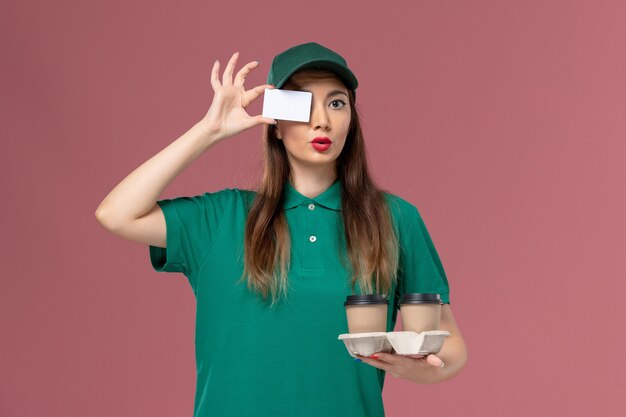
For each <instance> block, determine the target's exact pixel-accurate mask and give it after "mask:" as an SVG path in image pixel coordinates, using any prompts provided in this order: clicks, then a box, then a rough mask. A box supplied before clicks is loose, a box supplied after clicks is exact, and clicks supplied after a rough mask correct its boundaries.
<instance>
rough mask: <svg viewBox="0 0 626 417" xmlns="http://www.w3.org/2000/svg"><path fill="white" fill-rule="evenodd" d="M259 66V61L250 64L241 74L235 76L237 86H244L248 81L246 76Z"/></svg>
mask: <svg viewBox="0 0 626 417" xmlns="http://www.w3.org/2000/svg"><path fill="white" fill-rule="evenodd" d="M258 65H259V61H252V62H248V63H247V64H246V65H244V66H243V67H242V68H241V69H240V70H239V72H237V76H235V83H234V84H235V85H238V86H242V85H243V83H244V82H245V81H246V76H247V75H248V74H249V73H250V71H252V70H253V69H254V68H256V67H257V66H258Z"/></svg>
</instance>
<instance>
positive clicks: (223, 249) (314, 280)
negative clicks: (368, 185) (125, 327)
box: [150, 181, 450, 417]
mask: <svg viewBox="0 0 626 417" xmlns="http://www.w3.org/2000/svg"><path fill="white" fill-rule="evenodd" d="M254 196H255V193H254V192H253V191H247V190H239V189H225V190H221V191H218V192H215V193H205V194H202V195H198V196H194V197H179V198H175V199H167V200H160V201H158V204H159V206H160V207H161V209H162V210H163V214H164V215H165V222H166V226H167V249H164V248H160V247H155V246H150V259H151V262H152V266H153V267H154V269H155V270H156V271H167V272H181V273H183V274H184V275H185V276H186V277H187V279H188V281H189V283H190V285H191V287H192V288H193V291H194V294H195V296H196V337H195V345H196V346H195V348H196V363H197V385H196V395H195V407H194V417H210V416H215V417H229V416H232V417H245V416H251V417H257V416H268V417H269V416H271V417H282V416H285V417H287V416H288V417H293V416H297V417H309V416H310V417H320V416H324V417H327V416H355V417H356V416H358V417H361V416H363V417H365V416H368V417H381V416H384V410H383V402H382V388H383V382H384V376H385V375H384V371H381V370H379V369H377V368H375V367H373V366H370V365H367V364H365V363H359V362H355V361H354V360H353V358H352V357H351V356H350V355H349V353H348V352H347V350H346V348H345V345H344V344H343V342H342V341H341V340H338V339H337V337H338V336H339V335H340V334H342V333H348V326H347V321H346V314H345V307H344V306H343V302H344V300H345V298H346V296H347V295H350V294H352V290H351V288H350V279H351V277H350V276H349V274H348V272H347V271H346V269H345V267H344V266H343V265H342V263H341V261H340V257H339V249H340V246H341V248H342V250H344V252H345V249H344V245H343V243H340V242H342V241H340V240H339V239H338V238H337V237H338V230H343V222H342V217H341V211H340V209H341V185H340V183H339V181H335V183H333V184H332V185H331V186H330V187H329V188H328V189H327V190H326V191H324V192H323V193H322V194H320V195H319V196H317V197H316V198H308V197H306V196H304V195H302V194H300V193H299V192H298V191H296V190H295V189H294V188H293V187H292V186H291V185H290V184H288V185H287V187H286V191H285V198H284V209H285V215H286V218H287V223H288V225H289V230H290V233H291V248H292V250H291V266H290V273H289V278H288V279H289V285H290V289H289V299H288V301H285V300H281V301H280V302H279V304H277V305H275V306H274V307H272V308H269V303H267V302H263V301H262V299H261V298H260V296H257V295H256V294H254V293H253V292H252V291H251V290H248V289H247V288H246V285H245V282H242V283H241V284H238V283H237V281H238V280H239V278H240V276H241V275H242V273H243V239H244V227H245V220H246V213H247V208H248V207H249V206H250V204H251V203H252V201H253V199H254ZM385 196H386V198H387V201H388V203H389V204H390V209H391V212H392V215H393V218H394V224H395V227H396V228H397V229H396V230H398V231H399V236H400V244H401V257H400V268H399V269H400V270H399V272H398V284H397V285H394V288H393V289H392V291H390V293H389V300H390V302H389V312H388V313H389V314H388V323H387V331H393V329H394V325H395V322H396V316H397V310H398V305H397V302H398V300H399V297H400V296H401V295H402V294H403V293H404V292H427V293H438V294H441V298H442V300H443V301H444V303H449V302H450V301H449V288H448V281H447V278H446V275H445V272H444V269H443V267H442V264H441V261H440V259H439V256H438V255H437V252H436V250H435V247H434V245H433V243H432V241H431V238H430V236H429V234H428V231H427V230H426V227H425V225H424V223H423V221H422V219H421V217H420V214H419V212H418V210H417V208H416V207H415V206H413V205H412V204H410V203H408V202H407V201H405V200H403V199H401V198H400V197H397V196H395V195H392V194H385ZM364 227H366V225H364ZM341 235H343V232H342V233H341ZM357 288H358V286H357ZM416 388H417V387H416Z"/></svg>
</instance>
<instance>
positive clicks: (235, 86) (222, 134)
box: [201, 52, 275, 141]
mask: <svg viewBox="0 0 626 417" xmlns="http://www.w3.org/2000/svg"><path fill="white" fill-rule="evenodd" d="M238 57H239V52H235V53H234V54H233V55H232V57H231V58H230V61H228V64H227V65H226V68H225V69H224V75H223V77H222V82H220V80H219V68H220V64H219V61H217V60H216V61H215V63H214V64H213V70H212V71H211V85H212V86H213V91H214V92H215V95H214V96H213V103H211V107H210V108H209V111H208V112H207V114H206V116H204V118H203V119H202V121H201V122H202V123H203V124H205V125H206V126H207V128H208V129H210V130H211V132H212V134H213V138H214V139H215V140H216V141H219V140H222V139H226V138H228V137H230V136H233V135H236V134H237V133H239V132H241V131H244V130H246V129H249V128H251V127H254V126H258V125H260V124H274V122H275V120H274V119H271V118H266V117H263V116H261V115H257V116H250V115H249V114H248V113H246V111H245V108H246V107H247V106H248V104H250V103H252V102H253V101H254V100H255V99H256V98H257V97H259V96H260V95H261V94H263V92H264V91H265V89H266V88H274V86H272V85H269V84H263V85H259V86H257V87H254V88H252V89H250V90H248V91H246V90H245V89H244V86H243V84H244V81H245V79H246V76H247V75H248V74H249V73H250V71H252V70H253V69H255V68H256V67H257V66H258V65H259V62H258V61H252V62H250V63H248V64H246V65H244V66H243V68H241V69H240V70H239V72H237V75H236V76H235V79H234V80H233V70H234V69H235V64H236V63H237V58H238Z"/></svg>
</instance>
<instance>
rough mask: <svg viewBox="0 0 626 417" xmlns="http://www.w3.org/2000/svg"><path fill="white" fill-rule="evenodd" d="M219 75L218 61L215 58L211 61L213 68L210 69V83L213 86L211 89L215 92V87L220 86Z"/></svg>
mask: <svg viewBox="0 0 626 417" xmlns="http://www.w3.org/2000/svg"><path fill="white" fill-rule="evenodd" d="M219 76H220V61H219V60H217V59H216V60H215V62H214V63H213V69H211V85H212V86H213V91H215V92H217V89H218V88H220V87H221V86H222V84H221V83H220V80H219Z"/></svg>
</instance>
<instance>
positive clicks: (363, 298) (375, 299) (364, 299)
mask: <svg viewBox="0 0 626 417" xmlns="http://www.w3.org/2000/svg"><path fill="white" fill-rule="evenodd" d="M367 304H389V300H387V298H386V297H385V296H384V295H383V294H357V295H349V296H347V297H346V301H345V302H344V303H343V305H344V306H350V305H352V306H354V305H367Z"/></svg>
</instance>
